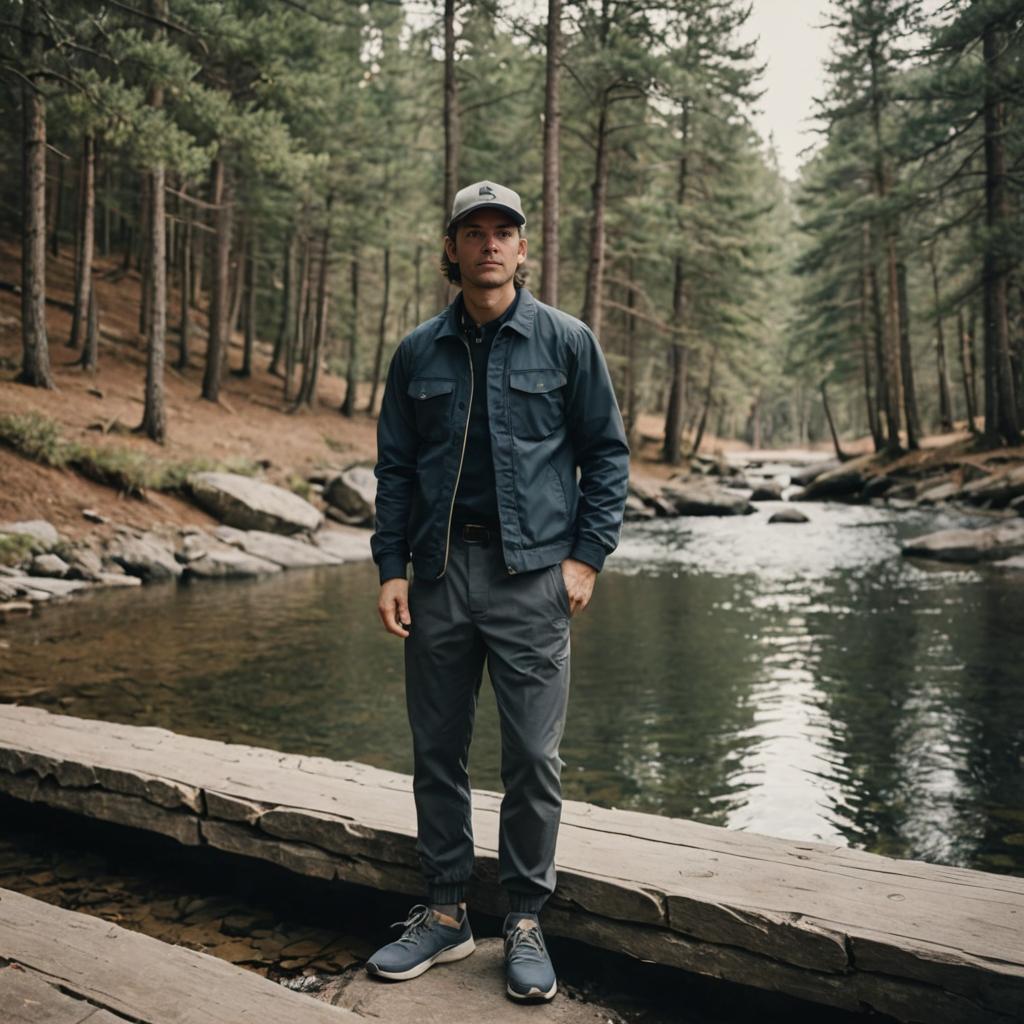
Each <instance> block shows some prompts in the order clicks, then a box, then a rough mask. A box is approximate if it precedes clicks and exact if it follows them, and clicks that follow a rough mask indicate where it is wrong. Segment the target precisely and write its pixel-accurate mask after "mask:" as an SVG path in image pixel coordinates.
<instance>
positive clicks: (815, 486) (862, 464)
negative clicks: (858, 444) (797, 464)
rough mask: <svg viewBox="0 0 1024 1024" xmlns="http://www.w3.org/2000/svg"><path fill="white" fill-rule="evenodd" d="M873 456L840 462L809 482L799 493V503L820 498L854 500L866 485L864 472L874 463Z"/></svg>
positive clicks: (861, 456) (863, 456)
mask: <svg viewBox="0 0 1024 1024" xmlns="http://www.w3.org/2000/svg"><path fill="white" fill-rule="evenodd" d="M874 459H875V456H874V454H873V453H872V454H868V455H860V456H858V457H857V458H855V459H850V460H849V461H848V462H841V463H839V465H837V466H836V467H835V468H834V469H829V470H826V471H825V472H823V473H820V474H819V475H818V476H816V477H815V478H814V479H813V480H811V481H810V482H809V483H808V484H807V485H806V486H805V487H804V490H803V491H801V492H800V495H799V498H798V499H797V500H799V501H817V500H820V499H822V498H854V497H857V496H858V495H859V494H860V492H861V491H862V490H863V489H864V485H865V483H867V477H866V476H865V472H864V471H865V470H866V469H867V467H868V466H869V465H871V464H872V463H873V462H874Z"/></svg>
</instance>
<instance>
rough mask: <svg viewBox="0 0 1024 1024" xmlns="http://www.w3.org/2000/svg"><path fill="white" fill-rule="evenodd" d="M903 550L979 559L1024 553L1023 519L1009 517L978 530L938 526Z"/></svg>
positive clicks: (913, 553)
mask: <svg viewBox="0 0 1024 1024" xmlns="http://www.w3.org/2000/svg"><path fill="white" fill-rule="evenodd" d="M903 554H904V555H909V556H913V557H917V558H937V559H939V560H940V561H944V562H982V561H996V560H1001V559H1006V558H1010V557H1011V556H1013V555H1019V554H1024V522H1022V521H1020V520H1011V521H1009V522H1005V523H999V524H998V525H997V526H985V527H982V528H981V529H978V530H963V529H960V530H940V531H939V532H938V533H929V534H927V535H926V536H924V537H916V538H914V539H913V540H909V541H907V542H906V543H905V544H904V545H903Z"/></svg>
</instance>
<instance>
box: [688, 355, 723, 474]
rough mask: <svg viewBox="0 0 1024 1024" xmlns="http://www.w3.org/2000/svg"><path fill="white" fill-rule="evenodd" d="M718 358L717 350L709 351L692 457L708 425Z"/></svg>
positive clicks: (697, 449)
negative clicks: (705, 383)
mask: <svg viewBox="0 0 1024 1024" xmlns="http://www.w3.org/2000/svg"><path fill="white" fill-rule="evenodd" d="M717 358H718V349H717V348H712V349H711V361H710V363H709V364H708V383H707V387H705V389H704V406H703V408H702V409H701V412H700V422H699V423H698V424H697V435H696V437H694V439H693V453H692V454H694V455H696V454H697V452H698V451H700V446H701V442H702V441H703V440H704V430H705V428H706V427H707V424H708V412H709V411H710V409H711V395H712V393H713V392H714V388H715V361H716V360H717Z"/></svg>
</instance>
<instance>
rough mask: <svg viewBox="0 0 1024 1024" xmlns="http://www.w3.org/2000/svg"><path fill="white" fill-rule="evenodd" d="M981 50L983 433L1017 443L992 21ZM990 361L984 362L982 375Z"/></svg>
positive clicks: (1001, 109) (1002, 125) (1001, 125)
mask: <svg viewBox="0 0 1024 1024" xmlns="http://www.w3.org/2000/svg"><path fill="white" fill-rule="evenodd" d="M982 46H983V48H984V56H985V69H986V76H985V226H986V229H987V230H986V237H985V255H984V268H983V275H984V298H985V355H986V359H991V360H992V363H993V378H994V379H993V399H994V404H995V409H994V410H992V411H994V412H995V418H994V421H993V422H989V419H988V413H989V411H990V410H988V409H986V419H985V434H986V436H987V437H989V438H992V439H996V438H1001V439H1002V440H1003V441H1005V442H1006V443H1007V444H1011V445H1018V444H1020V443H1021V432H1020V426H1019V424H1018V421H1017V399H1016V396H1015V394H1014V380H1013V367H1012V365H1011V360H1010V324H1009V318H1008V316H1007V283H1008V282H1007V279H1008V277H1009V267H1008V263H1009V260H1008V259H1007V252H1006V249H1007V246H1008V231H1007V229H1008V227H1009V225H1010V206H1009V199H1008V196H1007V186H1006V139H1005V133H1006V110H1005V104H1004V102H1003V100H1002V97H1001V96H1000V95H999V91H998V90H999V89H1000V88H1001V86H1000V81H999V80H1000V76H1001V75H1002V67H1001V65H1002V62H1003V57H1002V51H1003V49H1004V46H1005V38H1004V36H1003V33H1002V32H1001V31H1000V30H998V29H997V27H996V24H995V22H989V23H988V24H987V25H986V26H985V29H984V33H983V36H982ZM987 376H988V367H987V365H986V377H987Z"/></svg>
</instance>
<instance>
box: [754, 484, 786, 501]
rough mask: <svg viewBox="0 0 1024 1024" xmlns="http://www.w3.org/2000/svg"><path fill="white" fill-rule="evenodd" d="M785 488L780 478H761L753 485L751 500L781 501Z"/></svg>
mask: <svg viewBox="0 0 1024 1024" xmlns="http://www.w3.org/2000/svg"><path fill="white" fill-rule="evenodd" d="M784 490H785V488H784V487H783V486H782V481H781V480H761V481H759V482H758V483H757V484H755V485H754V493H753V494H751V495H750V500H751V501H781V500H782V492H783V491H784Z"/></svg>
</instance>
